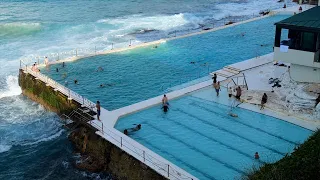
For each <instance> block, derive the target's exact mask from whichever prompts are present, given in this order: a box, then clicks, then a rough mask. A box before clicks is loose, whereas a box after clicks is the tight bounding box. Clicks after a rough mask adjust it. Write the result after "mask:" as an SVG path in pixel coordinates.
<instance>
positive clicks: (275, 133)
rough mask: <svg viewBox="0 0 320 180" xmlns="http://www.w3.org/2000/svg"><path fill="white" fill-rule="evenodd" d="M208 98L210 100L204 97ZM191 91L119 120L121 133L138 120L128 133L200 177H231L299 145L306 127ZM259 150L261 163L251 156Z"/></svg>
mask: <svg viewBox="0 0 320 180" xmlns="http://www.w3.org/2000/svg"><path fill="white" fill-rule="evenodd" d="M209 99H210V98H209ZM229 110H230V107H228V106H225V105H221V104H217V103H215V102H212V101H211V100H208V98H205V99H204V98H199V97H196V96H194V95H193V94H192V95H189V96H186V97H182V98H180V99H177V100H173V101H170V109H169V112H168V113H167V114H164V113H163V112H162V110H161V109H160V106H156V107H153V108H150V109H147V110H144V111H141V112H138V113H136V114H133V115H129V116H126V117H123V118H121V119H120V120H119V121H118V122H117V124H116V126H115V127H116V128H117V129H118V130H120V131H123V130H124V129H126V128H130V127H133V126H134V124H142V129H141V130H139V131H137V132H135V133H132V134H129V136H130V137H132V138H133V139H135V140H136V141H138V142H139V143H141V144H143V145H144V146H146V147H147V148H149V149H151V150H153V151H154V152H156V153H158V154H159V155H161V156H163V157H164V158H166V159H168V160H169V161H171V162H172V163H174V164H176V165H178V166H179V167H181V168H183V169H185V170H186V171H187V172H189V173H191V174H192V175H194V176H196V177H198V178H199V179H234V178H240V177H241V176H242V175H244V174H246V173H247V172H249V170H250V169H251V168H252V167H253V166H259V165H261V164H262V163H270V162H275V161H277V160H279V159H281V158H282V157H284V156H285V155H286V154H287V153H291V152H292V151H293V149H294V147H295V146H297V145H299V144H301V143H303V142H304V141H305V140H306V139H307V137H308V136H310V134H311V133H312V132H311V131H309V130H307V129H304V128H301V127H299V126H296V125H293V124H290V123H287V122H285V121H282V120H279V119H276V118H273V117H270V116H266V115H262V114H259V113H255V112H252V111H248V110H244V109H235V110H234V111H233V113H235V114H237V115H238V116H239V117H238V118H234V117H231V116H229V115H228V112H229ZM255 152H259V155H260V161H258V160H255V159H254V154H255Z"/></svg>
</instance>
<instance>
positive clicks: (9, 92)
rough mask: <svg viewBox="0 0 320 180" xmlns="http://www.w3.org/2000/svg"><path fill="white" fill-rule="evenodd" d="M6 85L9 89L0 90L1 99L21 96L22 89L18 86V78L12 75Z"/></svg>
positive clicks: (8, 77)
mask: <svg viewBox="0 0 320 180" xmlns="http://www.w3.org/2000/svg"><path fill="white" fill-rule="evenodd" d="M6 85H7V87H6V89H5V90H0V99H1V98H3V97H10V96H17V95H20V94H21V88H20V87H19V85H18V77H16V76H12V75H9V76H7V79H6Z"/></svg>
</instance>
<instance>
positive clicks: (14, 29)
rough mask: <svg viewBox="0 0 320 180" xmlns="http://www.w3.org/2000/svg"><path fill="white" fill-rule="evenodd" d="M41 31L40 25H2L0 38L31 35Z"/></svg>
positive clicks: (20, 23) (0, 26) (15, 23)
mask: <svg viewBox="0 0 320 180" xmlns="http://www.w3.org/2000/svg"><path fill="white" fill-rule="evenodd" d="M40 30H41V24H40V23H26V22H12V23H0V36H17V35H25V34H31V33H34V32H37V31H40Z"/></svg>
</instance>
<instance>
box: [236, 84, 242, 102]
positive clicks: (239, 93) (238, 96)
mask: <svg viewBox="0 0 320 180" xmlns="http://www.w3.org/2000/svg"><path fill="white" fill-rule="evenodd" d="M236 91H237V93H236V98H237V99H238V100H240V97H241V88H240V86H238V87H237V89H236Z"/></svg>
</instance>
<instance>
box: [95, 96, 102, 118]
mask: <svg viewBox="0 0 320 180" xmlns="http://www.w3.org/2000/svg"><path fill="white" fill-rule="evenodd" d="M96 108H97V118H98V120H99V121H100V113H101V109H100V101H97V104H96Z"/></svg>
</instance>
